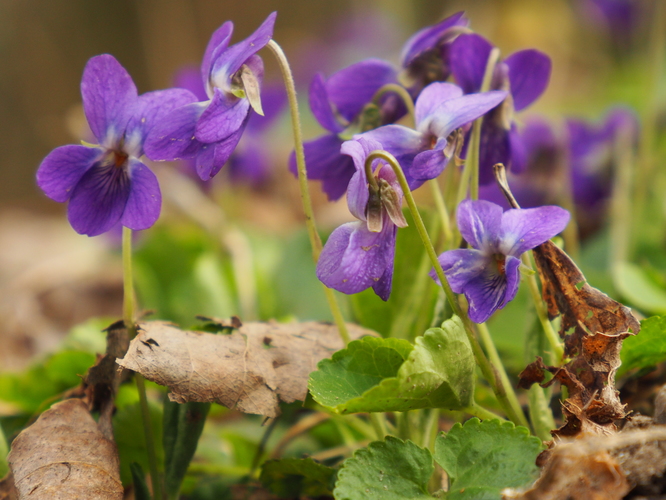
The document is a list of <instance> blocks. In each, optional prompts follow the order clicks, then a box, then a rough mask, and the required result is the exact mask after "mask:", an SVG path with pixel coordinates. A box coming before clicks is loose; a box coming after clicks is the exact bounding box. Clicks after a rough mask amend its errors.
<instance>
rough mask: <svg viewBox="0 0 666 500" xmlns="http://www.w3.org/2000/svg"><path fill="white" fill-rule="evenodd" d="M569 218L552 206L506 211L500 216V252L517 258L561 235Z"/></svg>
mask: <svg viewBox="0 0 666 500" xmlns="http://www.w3.org/2000/svg"><path fill="white" fill-rule="evenodd" d="M569 217H570V216H569V212H567V211H566V210H565V209H563V208H561V207H557V206H553V205H551V206H546V207H538V208H524V209H515V208H514V209H511V210H507V211H506V212H504V214H503V215H502V223H501V224H502V225H501V244H500V251H501V252H502V253H503V254H505V255H513V256H514V257H519V256H520V255H521V254H522V253H523V252H526V251H527V250H530V249H532V248H534V247H536V246H538V245H541V244H542V243H543V242H545V241H548V240H549V239H550V238H552V237H553V236H555V235H557V234H559V233H561V232H562V231H563V230H564V228H565V227H566V226H567V223H568V222H569Z"/></svg>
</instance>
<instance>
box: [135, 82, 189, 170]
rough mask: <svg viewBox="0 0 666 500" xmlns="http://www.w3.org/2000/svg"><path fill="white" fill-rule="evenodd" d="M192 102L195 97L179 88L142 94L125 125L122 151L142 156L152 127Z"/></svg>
mask: <svg viewBox="0 0 666 500" xmlns="http://www.w3.org/2000/svg"><path fill="white" fill-rule="evenodd" d="M194 102H197V97H196V96H195V95H194V94H193V93H192V92H190V91H189V90H185V89H179V88H174V89H167V90H157V91H155V92H148V93H146V94H142V95H141V96H140V97H139V101H138V105H137V106H136V107H135V112H134V115H133V116H132V118H131V119H130V121H129V123H128V124H127V131H126V134H125V145H124V147H123V149H124V151H125V152H127V153H128V154H129V155H130V156H134V157H136V158H139V157H140V156H141V155H142V154H143V143H144V141H145V139H146V137H147V136H148V134H149V133H150V131H151V130H152V129H153V127H154V126H155V125H157V124H160V123H162V122H163V121H164V118H165V117H166V115H167V114H168V113H170V112H171V111H173V110H175V109H176V108H180V107H181V106H185V105H187V104H190V103H194Z"/></svg>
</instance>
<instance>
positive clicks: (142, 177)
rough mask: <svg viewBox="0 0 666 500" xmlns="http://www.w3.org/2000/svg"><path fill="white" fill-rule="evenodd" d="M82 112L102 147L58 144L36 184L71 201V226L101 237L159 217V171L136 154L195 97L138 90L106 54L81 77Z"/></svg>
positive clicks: (146, 224) (58, 198) (59, 198)
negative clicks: (176, 110) (169, 116)
mask: <svg viewBox="0 0 666 500" xmlns="http://www.w3.org/2000/svg"><path fill="white" fill-rule="evenodd" d="M81 96H82V98H83V109H84V112H85V115H86V118H87V120H88V124H89V125H90V129H91V131H92V133H93V135H94V136H95V138H96V139H97V144H95V145H93V144H88V145H85V146H79V145H69V146H61V147H59V148H56V149H54V150H53V151H51V153H49V155H48V156H47V157H46V158H44V160H43V161H42V163H41V165H40V166H39V170H38V171H37V185H38V186H39V187H40V188H41V189H42V190H43V191H44V193H46V195H47V196H48V197H49V198H51V199H53V200H55V201H59V202H65V201H69V205H68V207H67V216H68V218H69V222H70V224H71V225H72V227H73V228H74V230H75V231H76V232H78V233H80V234H86V235H88V236H96V235H98V234H102V233H105V232H106V231H108V230H109V229H111V228H112V227H113V226H114V225H116V224H118V223H120V224H122V225H123V226H125V227H128V228H130V229H135V230H141V229H147V228H149V227H150V226H152V225H153V224H154V223H155V221H156V220H157V218H158V217H159V214H160V207H161V199H162V198H161V194H160V188H159V185H158V182H157V178H156V177H155V174H153V173H152V172H151V171H150V170H149V169H148V167H146V165H144V164H143V163H142V162H141V161H140V160H139V158H140V157H141V156H142V155H143V146H144V140H145V138H146V136H147V135H148V134H149V133H150V131H151V129H152V128H153V127H154V126H155V124H156V123H159V122H160V121H162V120H163V118H164V116H165V115H166V114H167V113H168V112H169V111H171V110H172V109H174V108H176V107H179V106H182V105H184V104H187V103H189V102H191V101H192V95H191V94H190V92H188V91H186V90H183V89H170V90H161V91H156V92H148V93H146V94H143V95H141V96H139V95H138V93H137V90H136V86H135V85H134V82H133V81H132V78H131V77H130V75H129V74H128V73H127V71H126V70H125V68H123V67H122V66H121V65H120V63H118V61H117V60H116V59H115V58H114V57H113V56H110V55H108V54H103V55H100V56H96V57H93V58H92V59H90V60H89V61H88V63H87V64H86V67H85V69H84V71H83V78H82V80H81Z"/></svg>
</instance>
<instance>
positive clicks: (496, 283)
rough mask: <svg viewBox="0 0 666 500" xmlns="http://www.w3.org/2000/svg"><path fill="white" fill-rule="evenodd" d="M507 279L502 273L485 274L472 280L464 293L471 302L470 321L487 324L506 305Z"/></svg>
mask: <svg viewBox="0 0 666 500" xmlns="http://www.w3.org/2000/svg"><path fill="white" fill-rule="evenodd" d="M507 288H508V287H507V277H506V275H504V274H501V273H492V272H485V273H483V274H481V275H479V276H477V277H476V278H474V279H472V280H470V281H469V282H468V283H467V285H466V286H465V289H464V290H463V293H464V294H465V297H466V298H467V302H469V311H468V314H469V319H471V320H472V321H474V323H485V322H486V321H487V320H488V318H490V316H492V314H493V313H494V312H495V311H497V309H499V308H500V307H503V305H504V304H505V300H504V298H505V297H506V294H507Z"/></svg>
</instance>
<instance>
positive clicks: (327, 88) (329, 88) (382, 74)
mask: <svg viewBox="0 0 666 500" xmlns="http://www.w3.org/2000/svg"><path fill="white" fill-rule="evenodd" d="M388 83H397V71H396V70H395V68H394V67H393V66H392V65H391V64H389V63H387V62H385V61H381V60H379V59H367V60H365V61H361V62H358V63H356V64H352V65H351V66H349V67H347V68H344V69H342V70H340V71H338V72H337V73H334V74H333V75H331V77H330V78H329V79H328V80H326V79H324V76H323V75H322V74H321V73H318V74H317V75H315V77H314V78H313V80H312V83H311V84H310V95H309V97H310V109H311V110H312V114H313V115H314V116H315V118H316V119H317V121H318V122H319V124H320V125H321V126H322V127H324V128H325V129H326V130H327V131H328V132H329V133H328V134H326V135H323V136H321V137H318V138H317V139H313V140H311V141H306V142H305V144H304V149H305V163H306V165H307V172H308V178H309V179H313V180H321V181H322V189H323V190H324V192H325V193H326V194H327V196H328V199H329V200H331V201H334V200H337V199H338V198H340V197H341V196H342V195H343V194H344V193H345V191H346V190H347V186H348V185H349V181H350V179H351V178H352V176H353V175H354V172H355V169H354V162H353V161H352V159H351V158H350V157H349V156H347V155H345V154H342V153H341V152H340V146H342V143H343V142H344V141H345V140H346V139H350V138H351V137H352V136H353V135H354V133H355V132H362V131H365V130H370V129H373V128H376V127H378V126H380V125H384V124H386V123H391V122H393V121H395V120H396V119H397V118H400V116H399V113H398V115H396V112H392V113H388V112H384V113H382V109H378V108H377V107H374V106H370V107H368V106H367V105H368V104H370V103H371V101H372V98H373V96H374V95H375V93H376V92H377V91H378V90H379V89H380V88H381V87H383V86H384V85H386V84H388ZM391 97H392V96H386V97H385V98H384V99H383V103H384V104H386V101H387V100H390V99H391ZM393 97H394V96H393ZM393 108H394V107H393ZM403 113H404V112H403ZM289 169H290V170H291V172H292V173H293V174H294V175H296V174H297V167H296V157H295V156H294V153H292V154H291V157H290V158H289Z"/></svg>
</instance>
